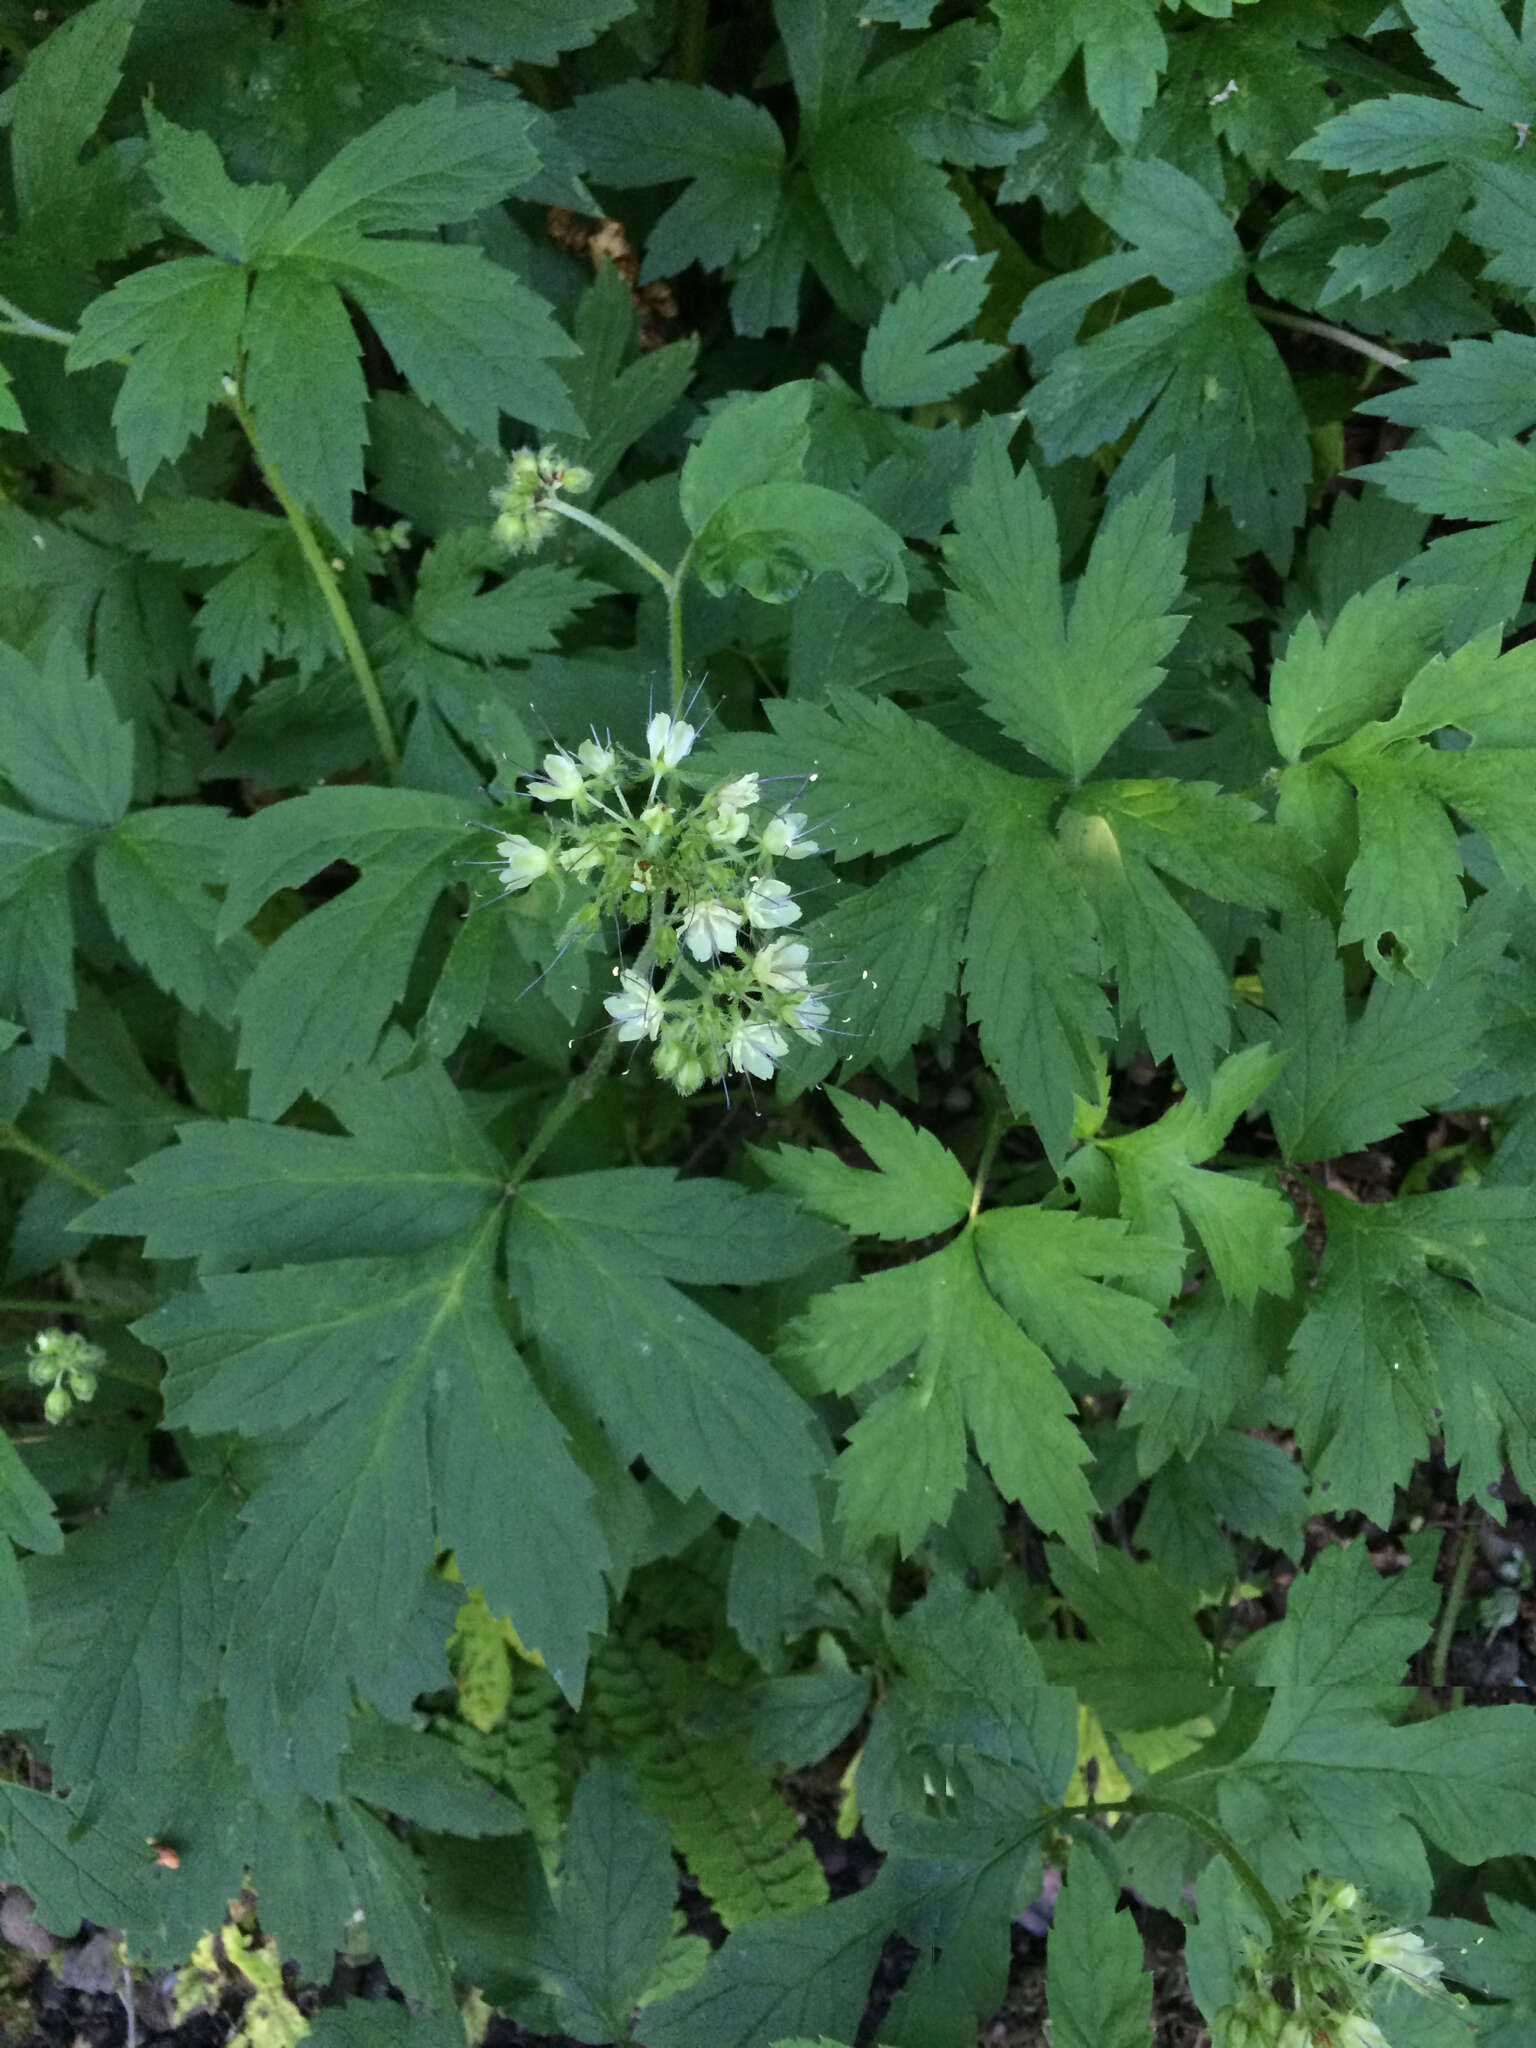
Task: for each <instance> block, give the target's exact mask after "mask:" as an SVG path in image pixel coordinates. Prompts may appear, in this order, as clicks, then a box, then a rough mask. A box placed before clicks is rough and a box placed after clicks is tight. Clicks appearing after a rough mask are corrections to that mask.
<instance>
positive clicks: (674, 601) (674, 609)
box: [667, 541, 693, 718]
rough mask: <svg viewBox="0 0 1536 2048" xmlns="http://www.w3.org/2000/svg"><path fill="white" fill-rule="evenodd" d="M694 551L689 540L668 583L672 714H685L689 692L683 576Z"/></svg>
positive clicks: (668, 651)
mask: <svg viewBox="0 0 1536 2048" xmlns="http://www.w3.org/2000/svg"><path fill="white" fill-rule="evenodd" d="M692 553H693V542H692V541H689V543H688V546H687V548H686V550H685V551H684V554H683V559H682V560H681V561H680V562H679V563H678V565H677V567H676V568H675V569H674V570H673V571H672V575H671V577H670V579H669V581H668V584H667V654H668V659H669V660H670V662H671V665H672V716H673V717H674V718H681V717H682V715H683V699H684V698H685V697H686V696H687V694H688V671H687V670H686V669H685V668H684V666H683V578H684V576H685V575H686V574H687V573H688V560H689V557H690V556H691V555H692Z"/></svg>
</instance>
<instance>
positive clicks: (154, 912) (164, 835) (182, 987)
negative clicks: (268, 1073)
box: [94, 805, 253, 1024]
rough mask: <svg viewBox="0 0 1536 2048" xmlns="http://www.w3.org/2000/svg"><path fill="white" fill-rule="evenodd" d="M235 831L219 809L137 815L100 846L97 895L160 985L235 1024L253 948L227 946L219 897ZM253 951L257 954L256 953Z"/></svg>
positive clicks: (217, 1018) (216, 1018) (188, 1004)
mask: <svg viewBox="0 0 1536 2048" xmlns="http://www.w3.org/2000/svg"><path fill="white" fill-rule="evenodd" d="M233 837H234V826H233V824H232V823H231V821H230V819H229V818H228V817H227V816H226V815H225V814H224V813H223V812H222V811H219V810H214V809H201V810H194V809H192V808H191V807H190V806H180V805H178V806H174V807H167V808H165V809H163V810H151V811H134V812H133V813H131V814H130V815H129V816H128V817H126V818H123V819H122V820H121V821H120V822H119V823H118V824H117V825H116V826H115V827H114V828H113V830H112V831H111V832H110V833H108V834H107V835H106V836H105V837H104V838H103V839H102V840H101V841H100V842H99V844H98V845H97V848H96V859H95V863H94V872H95V877H96V893H97V895H98V896H99V897H100V899H101V907H102V909H103V910H104V911H105V912H106V914H107V920H108V922H109V923H110V924H111V926H112V929H113V930H114V931H115V932H116V933H117V935H118V937H119V938H120V939H121V940H122V942H123V944H124V945H125V946H126V947H127V949H128V951H129V952H130V953H131V954H132V955H133V957H134V959H135V960H137V961H138V962H139V964H140V966H141V967H143V968H144V969H145V970H146V971H147V972H148V973H149V975H150V976H151V977H152V978H153V980H154V981H155V982H156V983H158V985H159V986H160V987H161V988H163V989H165V990H166V991H167V992H168V993H169V994H171V995H173V996H175V997H177V999H178V1000H179V1001H180V1002H182V1003H184V1004H185V1005H186V1007H187V1008H188V1009H189V1010H201V1011H203V1012H204V1013H205V1014H206V1015H207V1016H209V1017H211V1018H212V1019H213V1020H214V1021H215V1022H216V1023H219V1024H227V1023H228V1022H229V1021H230V1017H231V1014H232V1012H233V1008H234V1001H235V994H236V990H237V988H238V986H239V980H240V968H241V967H243V966H244V965H245V964H246V963H245V961H244V959H243V958H242V955H243V954H244V953H245V952H246V951H247V950H248V946H249V942H246V943H245V944H242V943H240V942H239V941H237V942H235V943H233V944H228V945H225V946H222V947H221V946H220V945H219V944H218V942H217V940H216V938H215V935H214V934H215V926H216V924H217V922H218V914H219V903H218V899H217V898H216V897H215V895H214V894H213V891H214V890H215V889H216V888H219V887H221V886H222V884H223V882H224V878H225V874H226V871H227V862H228V858H229V852H230V842H231V840H232V839H233ZM252 950H253V949H252Z"/></svg>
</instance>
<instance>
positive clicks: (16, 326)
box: [0, 296, 75, 348]
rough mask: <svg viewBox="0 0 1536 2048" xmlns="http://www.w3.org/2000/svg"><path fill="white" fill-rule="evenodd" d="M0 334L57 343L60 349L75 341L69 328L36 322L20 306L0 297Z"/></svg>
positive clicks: (40, 321)
mask: <svg viewBox="0 0 1536 2048" xmlns="http://www.w3.org/2000/svg"><path fill="white" fill-rule="evenodd" d="M0 333H4V334H14V335H16V336H17V337H18V339H20V340H22V341H56V342H57V343H58V345H59V347H60V348H68V347H69V345H70V343H71V342H72V341H73V340H74V339H75V337H74V335H72V334H71V333H70V332H69V330H68V328H67V327H51V326H50V325H49V324H48V322H47V321H46V320H34V319H33V317H32V315H31V314H30V313H24V312H23V311H22V310H21V308H20V306H14V305H12V303H11V301H10V300H9V299H7V298H5V297H3V296H0Z"/></svg>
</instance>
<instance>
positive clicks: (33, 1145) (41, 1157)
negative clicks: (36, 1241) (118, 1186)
mask: <svg viewBox="0 0 1536 2048" xmlns="http://www.w3.org/2000/svg"><path fill="white" fill-rule="evenodd" d="M0 1152H20V1153H21V1154H22V1156H23V1157H24V1158H27V1159H31V1160H34V1161H35V1162H36V1164H37V1165H39V1166H42V1167H46V1168H47V1170H48V1172H49V1173H56V1174H58V1175H59V1176H60V1178H61V1179H63V1180H69V1181H73V1182H74V1184H75V1186H76V1187H77V1188H83V1189H84V1191H85V1192H86V1194H88V1195H93V1196H94V1197H95V1198H96V1200H97V1201H98V1202H99V1201H101V1200H103V1199H104V1197H105V1196H106V1193H107V1189H106V1187H105V1186H104V1185H103V1183H102V1182H101V1181H99V1180H96V1179H94V1178H93V1177H92V1176H91V1175H90V1174H88V1173H82V1172H81V1171H80V1168H79V1167H78V1166H71V1165H70V1163H69V1161H68V1160H67V1159H61V1158H60V1157H59V1155H58V1153H57V1152H50V1151H49V1150H48V1147H47V1146H46V1145H39V1144H38V1142H37V1140H36V1139H35V1138H29V1137H28V1136H27V1134H26V1132H25V1131H23V1130H19V1129H18V1128H17V1126H16V1125H15V1124H6V1123H0ZM55 1306H58V1304H55Z"/></svg>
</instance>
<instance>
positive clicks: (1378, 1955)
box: [1360, 1927, 1445, 1990]
mask: <svg viewBox="0 0 1536 2048" xmlns="http://www.w3.org/2000/svg"><path fill="white" fill-rule="evenodd" d="M1360 1953H1361V1956H1362V1958H1363V1960H1364V1961H1366V1962H1367V1963H1374V1964H1375V1965H1376V1967H1377V1968H1378V1969H1382V1970H1391V1971H1393V1972H1394V1973H1395V1974H1396V1975H1397V1976H1399V1977H1407V1978H1409V1979H1410V1980H1411V1981H1412V1983H1413V1985H1414V1987H1415V1989H1419V1990H1429V1989H1430V1988H1431V1987H1432V1986H1433V1985H1434V1984H1435V1983H1436V1982H1437V1980H1438V1978H1439V1976H1440V1972H1441V1971H1442V1970H1443V1969H1444V1968H1445V1965H1444V1964H1443V1963H1442V1962H1441V1960H1440V1958H1439V1957H1438V1956H1437V1955H1436V1954H1435V1952H1434V1950H1433V1949H1432V1948H1429V1947H1428V1946H1427V1945H1426V1944H1425V1941H1424V1938H1423V1936H1422V1935H1418V1934H1413V1933H1410V1932H1409V1930H1408V1929H1407V1928H1406V1927H1388V1928H1385V1929H1384V1930H1383V1931H1382V1932H1381V1933H1379V1934H1368V1935H1367V1936H1366V1937H1365V1940H1364V1941H1363V1942H1362V1943H1361V1944H1360Z"/></svg>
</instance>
